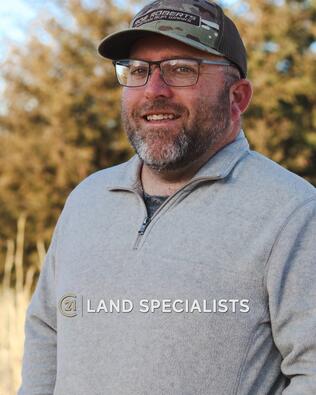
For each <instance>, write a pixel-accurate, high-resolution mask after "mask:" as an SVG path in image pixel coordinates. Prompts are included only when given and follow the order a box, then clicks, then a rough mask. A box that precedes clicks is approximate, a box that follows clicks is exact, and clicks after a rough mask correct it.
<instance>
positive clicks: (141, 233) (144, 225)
mask: <svg viewBox="0 0 316 395" xmlns="http://www.w3.org/2000/svg"><path fill="white" fill-rule="evenodd" d="M221 178H222V176H220V175H219V176H217V177H199V178H196V179H194V180H192V181H190V182H188V183H187V184H185V185H184V186H183V187H182V188H181V189H179V190H178V191H177V192H175V193H174V194H173V195H171V196H169V197H168V199H166V200H165V201H164V202H163V203H162V205H161V206H160V207H159V208H158V209H157V210H156V212H155V213H154V215H153V216H152V217H151V218H150V217H148V215H147V208H146V206H145V203H144V200H143V198H142V196H141V195H140V194H139V193H137V192H136V191H135V190H134V189H131V188H124V187H119V186H117V187H112V188H111V189H112V190H113V189H116V190H121V191H129V192H133V193H135V194H136V195H137V196H138V197H139V198H140V199H141V201H142V203H143V205H144V206H145V209H146V217H145V218H144V220H143V222H142V224H141V226H140V228H139V230H138V234H137V238H136V241H135V243H134V246H133V250H137V249H138V247H139V244H140V242H141V240H142V237H143V236H144V234H145V232H146V230H147V228H148V226H149V225H150V223H151V222H152V220H153V219H154V218H156V216H157V215H158V214H159V213H160V211H161V210H162V209H163V208H164V207H165V206H166V205H167V204H168V203H169V202H170V201H171V200H174V198H176V197H178V196H179V195H181V193H182V192H183V191H184V190H185V189H186V188H187V187H189V186H192V185H194V184H199V183H201V182H203V181H217V180H219V179H221Z"/></svg>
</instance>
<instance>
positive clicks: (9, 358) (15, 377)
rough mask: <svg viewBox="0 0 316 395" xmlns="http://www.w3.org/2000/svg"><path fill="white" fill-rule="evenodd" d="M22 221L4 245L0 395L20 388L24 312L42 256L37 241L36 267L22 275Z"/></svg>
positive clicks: (22, 219)
mask: <svg viewBox="0 0 316 395" xmlns="http://www.w3.org/2000/svg"><path fill="white" fill-rule="evenodd" d="M25 222H26V218H25V216H21V217H20V218H19V220H18V231H17V238H16V241H13V240H9V241H8V242H7V251H6V258H5V265H4V278H3V281H2V283H1V284H0V323H1V324H0V395H16V393H17V390H18V388H19V386H20V382H21V362H22V356H23V344H24V320H25V312H26V309H27V306H28V304H29V301H30V298H31V294H32V286H33V282H34V275H35V273H36V272H37V271H38V269H39V268H40V264H41V262H43V258H44V255H45V248H44V245H43V243H41V242H38V245H37V250H38V262H39V267H38V268H36V267H30V268H29V269H28V271H27V272H26V274H24V270H23V252H24V235H25ZM14 274H15V277H14V278H15V284H14V287H13V286H12V279H13V275H14Z"/></svg>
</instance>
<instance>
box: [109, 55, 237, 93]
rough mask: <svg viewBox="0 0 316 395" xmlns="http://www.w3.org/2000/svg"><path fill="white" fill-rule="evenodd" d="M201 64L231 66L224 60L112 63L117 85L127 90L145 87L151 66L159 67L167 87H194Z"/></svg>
mask: <svg viewBox="0 0 316 395" xmlns="http://www.w3.org/2000/svg"><path fill="white" fill-rule="evenodd" d="M201 64H208V65H216V66H232V65H233V64H232V63H230V62H228V61H225V60H218V61H217V60H206V59H166V60H161V61H159V62H146V61H144V60H133V59H123V60H115V61H113V65H114V67H115V72H116V77H117V80H118V82H119V84H120V85H123V86H127V87H129V88H133V87H135V88H136V87H140V86H144V85H146V84H147V82H148V79H149V76H150V74H151V73H152V66H153V65H156V66H157V67H159V69H160V73H161V76H162V79H163V80H164V82H165V83H166V84H167V85H169V86H175V87H185V86H191V85H195V84H196V83H197V81H198V79H199V75H200V66H201Z"/></svg>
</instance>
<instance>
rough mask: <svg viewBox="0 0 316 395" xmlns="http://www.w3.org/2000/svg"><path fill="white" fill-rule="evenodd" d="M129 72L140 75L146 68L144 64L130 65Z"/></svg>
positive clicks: (145, 72)
mask: <svg viewBox="0 0 316 395" xmlns="http://www.w3.org/2000/svg"><path fill="white" fill-rule="evenodd" d="M129 73H130V74H131V75H133V76H135V77H141V76H144V75H146V74H147V68H146V67H144V66H130V69H129Z"/></svg>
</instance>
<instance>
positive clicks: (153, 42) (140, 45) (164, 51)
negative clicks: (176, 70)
mask: <svg viewBox="0 0 316 395" xmlns="http://www.w3.org/2000/svg"><path fill="white" fill-rule="evenodd" d="M168 57H169V58H170V57H193V58H203V59H221V58H222V57H219V56H216V55H212V54H209V53H207V52H203V51H200V50H198V49H196V48H193V47H190V46H189V45H187V44H184V43H182V42H180V41H177V40H174V39H173V38H170V37H166V36H163V35H160V34H151V35H149V36H147V37H145V38H141V39H138V40H137V41H136V42H135V43H134V44H133V46H132V47H131V50H130V58H141V59H143V60H154V59H155V60H157V59H158V58H159V59H163V58H168Z"/></svg>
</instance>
